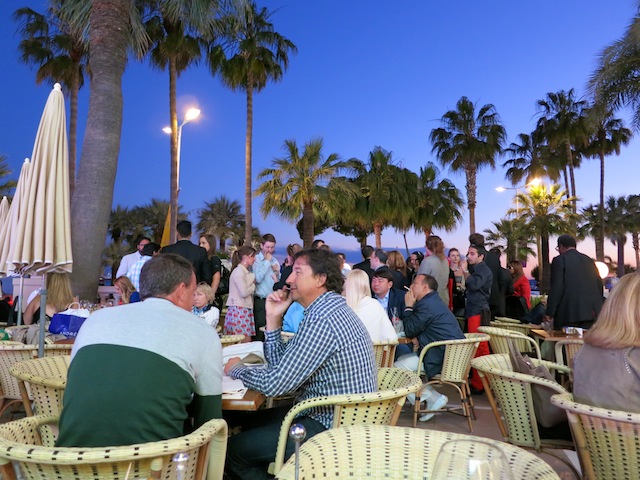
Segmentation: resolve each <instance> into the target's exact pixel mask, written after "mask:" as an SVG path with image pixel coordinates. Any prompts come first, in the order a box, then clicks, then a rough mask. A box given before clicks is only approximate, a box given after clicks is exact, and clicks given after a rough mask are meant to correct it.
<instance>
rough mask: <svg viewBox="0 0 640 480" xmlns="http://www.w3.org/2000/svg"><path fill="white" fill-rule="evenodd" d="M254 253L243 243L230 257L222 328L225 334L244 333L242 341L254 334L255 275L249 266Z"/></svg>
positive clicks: (253, 258)
mask: <svg viewBox="0 0 640 480" xmlns="http://www.w3.org/2000/svg"><path fill="white" fill-rule="evenodd" d="M255 255H256V251H255V249H254V248H253V247H250V246H248V245H245V246H243V247H240V248H239V249H238V250H236V251H235V252H233V257H232V258H231V276H230V277H229V296H228V297H227V307H228V308H227V314H226V316H225V318H224V330H225V333H227V335H244V340H243V341H244V342H249V341H250V340H251V337H252V336H253V335H255V334H256V326H255V323H254V321H253V293H254V292H255V290H256V277H255V275H254V274H253V273H252V272H251V266H252V265H253V263H254V262H255V260H256V258H255Z"/></svg>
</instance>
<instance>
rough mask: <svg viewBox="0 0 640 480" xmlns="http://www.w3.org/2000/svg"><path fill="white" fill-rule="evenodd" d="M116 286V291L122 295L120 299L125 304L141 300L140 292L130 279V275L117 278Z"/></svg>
mask: <svg viewBox="0 0 640 480" xmlns="http://www.w3.org/2000/svg"><path fill="white" fill-rule="evenodd" d="M114 286H115V287H116V293H117V294H118V295H120V300H121V301H122V304H123V305H126V304H127V303H136V302H139V301H140V294H139V293H138V291H137V290H136V287H134V286H133V283H131V280H129V277H126V276H124V275H123V276H121V277H118V278H116V281H115V282H114Z"/></svg>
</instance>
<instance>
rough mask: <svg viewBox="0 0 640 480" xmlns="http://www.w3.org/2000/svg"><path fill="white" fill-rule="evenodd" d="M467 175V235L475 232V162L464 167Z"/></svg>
mask: <svg viewBox="0 0 640 480" xmlns="http://www.w3.org/2000/svg"><path fill="white" fill-rule="evenodd" d="M465 173H466V177H467V185H466V187H467V207H468V208H469V235H471V234H472V233H476V173H477V168H476V167H475V164H472V165H469V166H467V167H465Z"/></svg>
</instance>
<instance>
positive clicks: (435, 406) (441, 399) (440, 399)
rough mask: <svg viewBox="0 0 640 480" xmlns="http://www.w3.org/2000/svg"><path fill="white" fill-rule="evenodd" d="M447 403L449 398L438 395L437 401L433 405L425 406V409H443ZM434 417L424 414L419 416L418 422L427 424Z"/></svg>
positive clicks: (432, 414) (431, 414)
mask: <svg viewBox="0 0 640 480" xmlns="http://www.w3.org/2000/svg"><path fill="white" fill-rule="evenodd" d="M447 403H449V398H448V397H447V396H446V395H442V394H441V395H440V396H439V397H438V399H437V400H436V401H435V402H433V405H427V407H428V408H429V410H440V409H441V408H443V407H444V406H445V405H446V404H447ZM434 415H435V412H434V413H424V414H422V415H420V418H418V420H420V421H421V422H427V421H429V420H431V419H432V418H433V417H434Z"/></svg>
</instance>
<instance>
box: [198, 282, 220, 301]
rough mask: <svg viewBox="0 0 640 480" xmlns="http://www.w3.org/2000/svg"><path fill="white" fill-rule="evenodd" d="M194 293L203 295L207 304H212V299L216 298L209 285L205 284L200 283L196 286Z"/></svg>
mask: <svg viewBox="0 0 640 480" xmlns="http://www.w3.org/2000/svg"><path fill="white" fill-rule="evenodd" d="M196 292H200V293H202V294H204V296H205V297H207V303H211V302H213V299H214V298H215V296H216V295H215V293H213V288H211V285H209V284H208V283H206V282H200V283H199V284H198V285H196Z"/></svg>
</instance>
